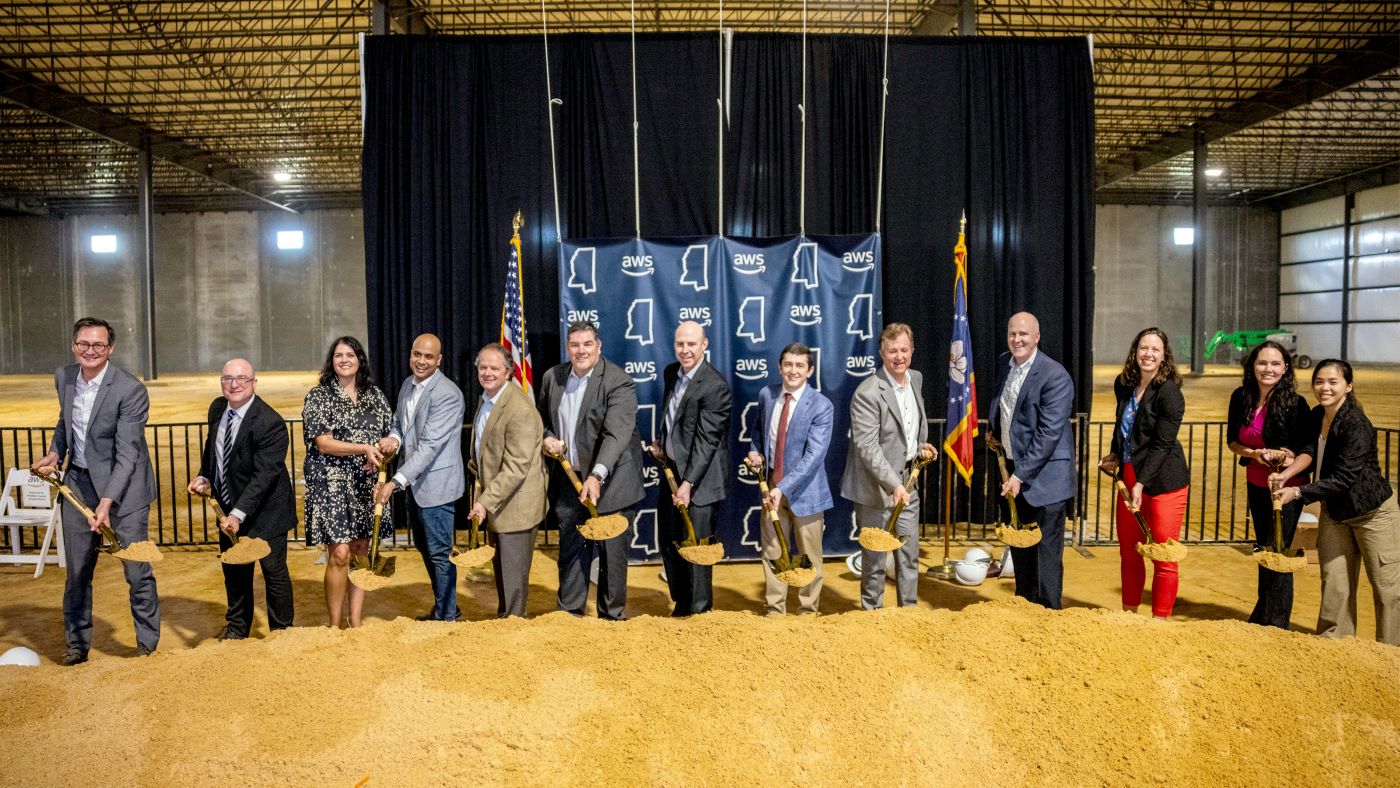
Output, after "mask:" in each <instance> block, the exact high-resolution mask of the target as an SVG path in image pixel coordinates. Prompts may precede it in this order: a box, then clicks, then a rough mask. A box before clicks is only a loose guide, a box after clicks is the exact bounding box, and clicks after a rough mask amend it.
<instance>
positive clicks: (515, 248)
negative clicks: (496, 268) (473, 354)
mask: <svg viewBox="0 0 1400 788" xmlns="http://www.w3.org/2000/svg"><path fill="white" fill-rule="evenodd" d="M517 221H518V220H517ZM520 280H521V272H520V229H519V228H518V227H517V228H516V230H515V233H514V234H513V235H512V236H511V238H510V260H509V261H507V262H506V297H505V303H504V304H502V305H501V346H502V347H504V348H505V349H506V352H507V353H509V354H510V367H511V369H510V376H511V377H513V378H515V380H516V382H517V383H519V384H520V388H522V389H525V393H526V394H529V395H530V396H531V397H534V396H535V373H534V370H533V369H531V368H530V342H529V340H527V339H526V338H525V294H524V292H522V291H521V288H520Z"/></svg>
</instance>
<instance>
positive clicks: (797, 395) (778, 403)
mask: <svg viewBox="0 0 1400 788" xmlns="http://www.w3.org/2000/svg"><path fill="white" fill-rule="evenodd" d="M806 393H807V384H806V383H805V382H804V383H803V384H802V388H799V389H798V390H797V391H788V390H787V389H786V388H784V389H782V390H781V391H779V392H778V399H776V400H774V401H773V415H772V417H770V418H769V419H768V465H769V467H772V465H773V460H774V459H775V458H774V456H773V452H774V451H775V450H777V448H778V422H780V421H782V419H783V395H788V396H791V397H792V405H790V406H788V425H789V426H791V424H792V414H794V413H796V412H797V401H798V400H800V399H802V395H803V394H806Z"/></svg>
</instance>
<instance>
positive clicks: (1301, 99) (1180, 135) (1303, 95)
mask: <svg viewBox="0 0 1400 788" xmlns="http://www.w3.org/2000/svg"><path fill="white" fill-rule="evenodd" d="M1396 66H1400V34H1391V35H1385V36H1379V37H1377V38H1373V39H1371V40H1370V41H1369V42H1367V43H1366V44H1365V45H1364V46H1361V47H1358V48H1357V49H1354V50H1351V51H1349V52H1346V53H1344V54H1341V55H1338V56H1336V57H1334V58H1332V59H1331V60H1329V61H1327V62H1325V63H1321V64H1318V65H1316V66H1313V67H1311V68H1309V69H1307V70H1306V71H1304V72H1303V73H1302V74H1300V75H1298V76H1296V77H1290V78H1288V79H1285V80H1283V81H1282V82H1279V83H1278V84H1277V85H1275V86H1274V87H1272V88H1269V89H1266V90H1261V91H1259V92H1258V93H1256V94H1254V95H1253V96H1251V97H1250V98H1248V99H1245V100H1243V101H1239V102H1236V103H1234V104H1232V105H1230V106H1228V107H1225V108H1224V109H1221V110H1219V111H1218V112H1215V113H1213V114H1211V115H1208V116H1206V117H1204V118H1202V119H1200V120H1199V121H1197V122H1196V123H1195V124H1192V125H1186V126H1182V127H1180V128H1178V129H1177V130H1175V131H1172V132H1169V133H1167V134H1163V135H1162V136H1160V137H1158V138H1157V139H1155V140H1153V141H1151V142H1148V143H1146V144H1144V145H1139V146H1135V148H1134V149H1133V150H1130V151H1128V152H1127V153H1124V154H1123V155H1121V156H1118V157H1117V158H1114V159H1110V160H1109V161H1106V162H1103V163H1101V164H1100V165H1099V167H1098V176H1097V180H1098V185H1099V186H1100V187H1103V186H1107V185H1109V184H1112V183H1114V182H1116V181H1120V180H1122V179H1123V178H1126V177H1128V176H1129V175H1132V174H1134V173H1137V172H1141V171H1142V170H1145V169H1147V168H1148V167H1151V166H1152V165H1154V164H1157V163H1159V162H1163V161H1166V160H1167V159H1170V158H1173V157H1175V156H1179V155H1181V154H1183V153H1187V152H1189V151H1191V150H1192V148H1193V146H1194V137H1193V128H1199V129H1200V132H1201V134H1202V135H1203V136H1204V141H1205V142H1207V143H1209V142H1213V141H1215V140H1218V139H1220V138H1222V137H1225V136H1228V135H1230V134H1233V133H1235V132H1237V131H1240V130H1241V129H1245V128H1248V127H1250V126H1253V125H1254V124H1256V123H1260V122H1262V121H1265V120H1268V119H1270V118H1273V117H1277V116H1278V115H1281V114H1283V113H1285V112H1287V111H1289V110H1291V109H1296V108H1297V107H1301V106H1303V105H1305V104H1308V103H1309V102H1312V101H1315V100H1317V99H1319V98H1322V97H1323V96H1326V95H1327V94H1329V93H1334V92H1336V91H1338V90H1341V89H1343V88H1346V87H1348V86H1350V85H1354V84H1356V83H1358V82H1361V81H1362V80H1366V79H1370V78H1372V77H1374V76H1377V75H1379V74H1383V73H1385V72H1387V71H1389V70H1391V69H1393V68H1395V67H1396Z"/></svg>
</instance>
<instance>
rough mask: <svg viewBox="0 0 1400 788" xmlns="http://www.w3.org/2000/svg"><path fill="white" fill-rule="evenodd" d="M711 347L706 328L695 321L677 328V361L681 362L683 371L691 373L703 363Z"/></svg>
mask: <svg viewBox="0 0 1400 788" xmlns="http://www.w3.org/2000/svg"><path fill="white" fill-rule="evenodd" d="M709 346H710V340H709V339H707V338H706V337H705V327H704V326H702V325H700V324H699V323H697V322H695V321H694V320H687V321H685V322H684V323H681V324H680V325H679V326H676V342H675V347H676V361H679V362H680V365H681V371H683V372H690V371H691V370H692V369H694V368H695V366H696V365H697V364H699V363H700V362H701V361H703V360H704V359H705V350H706V348H708V347H709Z"/></svg>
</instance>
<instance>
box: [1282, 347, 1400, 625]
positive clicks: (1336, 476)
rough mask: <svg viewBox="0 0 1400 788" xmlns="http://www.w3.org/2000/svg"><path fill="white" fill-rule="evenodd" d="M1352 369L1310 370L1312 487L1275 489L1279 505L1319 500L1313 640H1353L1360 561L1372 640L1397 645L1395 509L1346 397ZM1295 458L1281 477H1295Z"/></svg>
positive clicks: (1361, 419) (1341, 364)
mask: <svg viewBox="0 0 1400 788" xmlns="http://www.w3.org/2000/svg"><path fill="white" fill-rule="evenodd" d="M1351 378H1352V374H1351V365H1350V364H1348V363H1347V362H1345V361H1339V360H1337V359H1334V358H1329V359H1325V360H1324V361H1322V362H1321V363H1320V364H1318V365H1317V368H1316V369H1314V370H1313V378H1312V386H1313V394H1314V395H1315V396H1316V397H1317V402H1318V406H1317V407H1316V408H1313V411H1312V425H1313V434H1315V435H1317V474H1316V478H1315V480H1314V481H1313V482H1312V483H1311V484H1304V485H1301V486H1297V487H1286V486H1285V487H1281V488H1280V489H1279V490H1278V492H1276V493H1274V495H1275V497H1277V498H1278V499H1279V500H1281V501H1283V502H1284V503H1285V504H1288V503H1292V502H1293V501H1298V500H1301V501H1303V502H1304V503H1312V502H1313V501H1321V502H1322V516H1321V517H1320V518H1318V528H1317V557H1318V561H1319V562H1320V563H1321V564H1322V605H1321V610H1319V611H1318V616H1317V634H1319V635H1323V636H1326V637H1334V638H1341V637H1347V636H1349V635H1355V634H1356V584H1357V580H1359V579H1360V578H1359V577H1358V573H1357V564H1358V558H1359V559H1360V561H1365V562H1366V576H1367V577H1369V578H1370V579H1371V593H1372V596H1373V597H1374V599H1375V603H1376V640H1378V641H1380V642H1382V643H1389V644H1391V645H1394V646H1400V507H1397V506H1396V503H1395V496H1394V495H1392V494H1391V490H1390V483H1389V482H1387V481H1386V480H1385V477H1384V476H1382V475H1381V467H1380V461H1379V459H1378V457H1377V454H1376V428H1375V427H1374V426H1372V425H1371V420H1370V419H1368V418H1366V414H1365V412H1364V411H1362V410H1361V405H1360V404H1358V403H1357V401H1356V396H1355V395H1354V394H1352V390H1351V389H1352V383H1351ZM1300 465H1301V458H1299V460H1297V461H1294V462H1293V463H1292V464H1291V465H1289V466H1288V467H1287V468H1285V469H1284V470H1283V471H1282V472H1281V473H1279V474H1276V477H1277V479H1279V480H1280V481H1287V480H1288V479H1289V478H1291V477H1292V476H1293V475H1294V474H1296V473H1298V472H1299V471H1301V468H1300V467H1299V466H1300Z"/></svg>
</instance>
